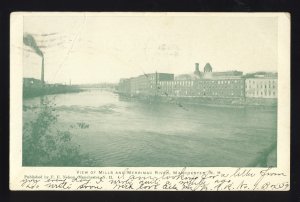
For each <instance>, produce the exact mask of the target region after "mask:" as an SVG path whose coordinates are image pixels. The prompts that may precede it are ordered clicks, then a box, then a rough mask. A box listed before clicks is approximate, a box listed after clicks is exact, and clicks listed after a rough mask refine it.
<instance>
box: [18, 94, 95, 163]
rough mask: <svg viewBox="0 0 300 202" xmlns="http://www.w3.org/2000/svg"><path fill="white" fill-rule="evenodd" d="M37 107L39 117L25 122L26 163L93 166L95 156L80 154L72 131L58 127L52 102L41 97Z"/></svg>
mask: <svg viewBox="0 0 300 202" xmlns="http://www.w3.org/2000/svg"><path fill="white" fill-rule="evenodd" d="M38 110H39V111H38V112H37V117H36V119H35V120H33V121H30V122H28V123H25V124H24V126H23V166H90V165H91V164H92V162H93V160H92V159H90V158H89V156H88V154H81V152H80V146H79V145H77V144H75V143H73V142H72V134H71V132H70V131H67V130H66V131H64V130H60V129H57V128H56V123H57V120H58V115H57V114H56V112H55V107H54V105H53V102H51V101H50V100H49V99H47V98H41V107H40V108H39V109H38Z"/></svg>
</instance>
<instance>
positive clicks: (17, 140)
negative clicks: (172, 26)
mask: <svg viewBox="0 0 300 202" xmlns="http://www.w3.org/2000/svg"><path fill="white" fill-rule="evenodd" d="M81 15H86V16H206V17H207V16H226V17H229V16H231V17H277V18H278V116H277V117H278V118H277V119H278V139H277V167H276V168H271V169H270V172H269V171H267V172H268V173H269V175H268V176H264V179H263V180H265V181H264V182H262V184H260V186H258V187H256V188H255V189H252V188H253V187H251V185H252V186H253V185H254V184H255V183H256V182H257V181H258V180H259V179H258V178H259V177H261V175H262V174H261V173H262V172H263V173H266V168H231V167H209V168H208V167H199V168H195V167H188V168H182V167H178V168H176V167H171V168H169V167H168V168H166V167H130V168H125V167H98V168H96V167H93V168H91V167H80V168H76V167H22V163H21V162H22V161H21V158H22V68H21V67H22V54H20V53H18V50H16V48H15V46H16V45H20V44H22V40H23V17H24V16H81ZM10 72H11V74H10V117H11V118H10V176H9V178H10V182H9V187H10V190H78V189H76V187H71V188H69V189H65V188H62V187H58V186H56V187H55V186H53V187H48V188H47V187H46V186H44V187H43V186H33V185H35V184H34V183H33V182H31V184H30V183H29V185H30V186H29V185H28V186H22V183H23V182H22V180H23V179H24V176H25V175H41V176H45V175H46V176H48V177H49V176H57V175H60V176H62V175H73V176H79V175H81V174H78V173H77V172H78V171H81V172H87V173H88V174H87V175H97V174H99V173H100V172H101V171H102V173H110V172H111V171H112V172H114V174H112V175H113V177H117V176H118V174H115V172H122V171H124V170H125V169H128V170H130V171H136V172H142V171H144V172H152V173H153V174H152V175H153V176H154V175H156V174H155V172H163V171H166V170H168V171H169V172H170V173H173V172H180V171H182V169H186V171H189V172H198V173H205V172H209V171H211V172H214V173H218V172H221V173H223V174H229V175H231V176H232V175H233V174H234V173H235V172H236V171H237V169H240V172H243V169H244V170H246V171H248V170H250V171H251V173H254V174H255V176H256V177H252V178H251V177H249V176H240V177H237V178H231V181H232V182H233V183H234V184H236V186H235V188H234V189H232V190H230V191H239V190H245V191H249V190H256V191H266V190H270V191H277V190H279V191H280V190H281V191H288V190H289V189H290V185H289V183H290V14H289V13H149V12H146V13H145V12H135V13H132V12H126V13H122V12H103V13H88V12H66V13H62V12H14V13H12V14H11V19H10ZM281 174H284V175H281ZM105 175H107V174H105ZM119 176H120V175H119ZM134 176H136V177H138V176H140V175H139V174H135V175H134ZM141 176H143V175H141ZM107 177H108V176H107ZM222 179H226V178H222ZM241 182H244V183H247V184H249V187H247V188H245V187H239V186H238V184H240V183H241ZM135 183H140V181H139V180H138V181H136V182H135ZM170 183H174V184H176V183H178V182H177V181H176V180H175V181H174V180H173V181H172V179H171V180H170ZM263 183H264V184H263ZM268 183H269V184H268ZM282 184H284V185H282ZM31 185H32V187H31ZM92 185H93V186H94V187H92V186H91V187H92V188H89V189H83V190H132V189H130V188H126V187H124V188H122V187H119V189H114V188H113V186H112V185H111V184H109V183H108V182H104V183H102V185H101V189H98V188H97V187H96V185H97V183H95V182H94V183H93V184H92ZM264 185H265V186H264ZM271 185H273V186H271ZM281 185H282V186H283V187H284V188H282V189H277V188H276V187H279V186H281ZM263 186H264V187H263ZM134 190H135V191H144V190H147V189H146V188H143V189H134ZM149 190H158V191H166V190H167V191H176V189H171V188H170V189H163V188H162V187H160V188H158V189H149ZM181 190H185V189H181ZM187 190H190V189H186V191H187ZM215 190H219V191H228V190H227V189H225V188H224V187H218V186H217V185H216V186H212V187H211V188H209V189H207V190H206V191H215Z"/></svg>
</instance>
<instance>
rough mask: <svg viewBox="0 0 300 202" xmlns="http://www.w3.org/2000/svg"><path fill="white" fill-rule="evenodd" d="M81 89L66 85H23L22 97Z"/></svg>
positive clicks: (75, 91)
mask: <svg viewBox="0 0 300 202" xmlns="http://www.w3.org/2000/svg"><path fill="white" fill-rule="evenodd" d="M82 91H84V90H83V89H81V88H79V87H76V86H67V85H46V86H44V87H43V86H34V87H23V99H28V98H34V97H39V96H45V95H53V94H65V93H78V92H82Z"/></svg>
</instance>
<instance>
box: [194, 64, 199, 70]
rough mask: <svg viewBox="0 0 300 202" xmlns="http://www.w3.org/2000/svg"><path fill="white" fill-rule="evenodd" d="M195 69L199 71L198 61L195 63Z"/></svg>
mask: <svg viewBox="0 0 300 202" xmlns="http://www.w3.org/2000/svg"><path fill="white" fill-rule="evenodd" d="M195 71H199V63H195Z"/></svg>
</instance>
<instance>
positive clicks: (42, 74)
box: [41, 56, 45, 85]
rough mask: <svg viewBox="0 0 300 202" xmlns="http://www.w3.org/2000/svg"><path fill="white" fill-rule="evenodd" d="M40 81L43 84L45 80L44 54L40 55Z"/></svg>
mask: <svg viewBox="0 0 300 202" xmlns="http://www.w3.org/2000/svg"><path fill="white" fill-rule="evenodd" d="M41 81H42V84H43V85H44V83H45V80H44V56H42V71H41Z"/></svg>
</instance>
